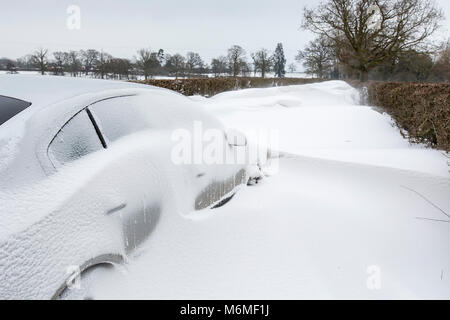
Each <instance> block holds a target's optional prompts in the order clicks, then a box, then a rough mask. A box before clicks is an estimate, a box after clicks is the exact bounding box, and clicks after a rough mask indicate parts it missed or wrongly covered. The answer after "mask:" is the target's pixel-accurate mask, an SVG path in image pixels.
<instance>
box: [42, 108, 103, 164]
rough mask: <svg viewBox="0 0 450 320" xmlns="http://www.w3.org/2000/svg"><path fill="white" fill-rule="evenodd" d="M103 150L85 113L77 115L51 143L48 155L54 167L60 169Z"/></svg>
mask: <svg viewBox="0 0 450 320" xmlns="http://www.w3.org/2000/svg"><path fill="white" fill-rule="evenodd" d="M101 149H103V146H102V144H101V142H100V139H99V138H98V135H97V133H96V131H95V128H94V126H93V125H92V122H91V120H90V119H89V116H88V114H87V113H86V111H82V112H80V113H79V114H77V115H76V116H75V117H74V118H72V120H70V121H69V122H68V123H67V124H66V125H65V126H64V127H63V128H62V129H61V131H60V132H59V133H58V134H57V135H56V137H55V139H53V141H52V142H51V144H50V146H49V149H48V155H49V157H50V160H51V161H52V163H53V164H54V165H55V167H57V168H58V167H61V166H62V165H64V164H66V163H70V162H73V161H75V160H77V159H79V158H81V157H83V156H85V155H88V154H90V153H92V152H95V151H98V150H101Z"/></svg>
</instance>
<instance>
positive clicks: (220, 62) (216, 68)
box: [211, 56, 228, 77]
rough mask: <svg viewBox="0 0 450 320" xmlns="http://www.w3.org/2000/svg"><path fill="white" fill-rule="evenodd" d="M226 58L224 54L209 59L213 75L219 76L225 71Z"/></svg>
mask: <svg viewBox="0 0 450 320" xmlns="http://www.w3.org/2000/svg"><path fill="white" fill-rule="evenodd" d="M227 64H228V60H227V57H225V56H220V57H218V58H214V59H212V60H211V71H212V73H213V74H214V76H215V77H220V76H221V75H223V74H225V73H227Z"/></svg>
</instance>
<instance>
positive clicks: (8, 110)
mask: <svg viewBox="0 0 450 320" xmlns="http://www.w3.org/2000/svg"><path fill="white" fill-rule="evenodd" d="M29 106H31V102H27V101H23V100H19V99H15V98H11V97H5V96H1V95H0V126H1V125H2V124H4V123H5V122H6V121H8V120H9V119H11V118H12V117H14V116H15V115H17V114H19V113H20V112H22V111H23V110H25V109H26V108H28V107H29Z"/></svg>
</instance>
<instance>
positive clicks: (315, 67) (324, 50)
mask: <svg viewBox="0 0 450 320" xmlns="http://www.w3.org/2000/svg"><path fill="white" fill-rule="evenodd" d="M295 59H296V60H297V61H298V62H303V66H304V67H305V69H306V73H308V74H311V75H313V76H314V75H315V76H317V77H318V78H319V79H323V78H328V77H329V76H330V74H331V69H332V67H333V62H334V50H333V44H332V43H331V42H330V41H329V40H328V38H326V37H324V36H319V37H318V38H317V39H316V40H313V41H310V42H309V44H308V45H307V46H306V47H305V49H303V50H301V51H299V53H298V55H297V56H296V58H295Z"/></svg>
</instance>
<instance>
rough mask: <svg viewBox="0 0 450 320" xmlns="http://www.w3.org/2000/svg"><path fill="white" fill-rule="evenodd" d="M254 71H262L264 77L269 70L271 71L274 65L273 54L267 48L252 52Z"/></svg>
mask: <svg viewBox="0 0 450 320" xmlns="http://www.w3.org/2000/svg"><path fill="white" fill-rule="evenodd" d="M251 56H252V59H253V67H254V71H255V73H256V72H261V77H262V78H264V77H265V76H266V73H267V72H270V70H271V68H272V66H273V59H272V56H271V55H270V54H269V51H268V50H267V49H261V50H259V51H257V52H255V53H252V55H251Z"/></svg>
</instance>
